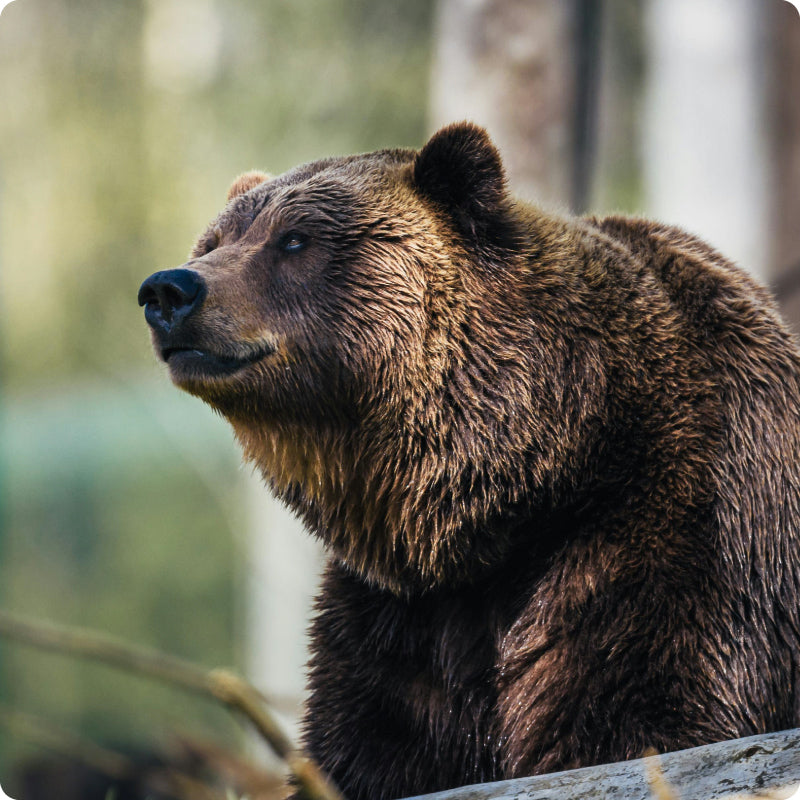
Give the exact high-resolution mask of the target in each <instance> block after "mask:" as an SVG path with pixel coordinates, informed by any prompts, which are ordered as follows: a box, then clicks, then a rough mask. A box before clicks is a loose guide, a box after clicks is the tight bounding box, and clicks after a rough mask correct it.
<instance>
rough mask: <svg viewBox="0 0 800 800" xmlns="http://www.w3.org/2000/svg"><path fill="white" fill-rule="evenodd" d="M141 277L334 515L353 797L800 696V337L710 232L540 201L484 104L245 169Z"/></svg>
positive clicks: (614, 751) (581, 760)
mask: <svg viewBox="0 0 800 800" xmlns="http://www.w3.org/2000/svg"><path fill="white" fill-rule="evenodd" d="M139 302H140V304H142V305H144V306H145V315H146V318H147V321H148V323H149V324H150V326H151V328H152V336H153V341H154V344H155V349H156V351H157V353H158V354H159V355H160V356H161V358H162V359H163V360H164V361H165V362H166V363H167V366H168V368H169V373H170V375H171V377H172V380H173V381H174V382H175V383H176V384H177V385H178V386H179V387H180V388H182V389H185V390H186V391H188V392H191V393H192V394H195V395H197V396H199V397H201V398H202V399H203V400H205V401H206V402H207V403H209V404H210V405H211V406H212V407H213V408H215V409H216V410H218V411H219V412H221V413H222V414H224V415H225V416H226V417H227V418H228V420H229V421H230V423H231V424H232V426H233V429H234V431H235V433H236V436H237V438H238V440H239V441H240V443H241V445H242V447H243V449H244V453H245V456H246V458H247V459H249V460H251V461H253V462H255V464H257V465H258V467H259V468H260V469H261V471H262V472H263V474H264V476H265V477H266V479H267V480H268V482H269V484H270V486H271V487H272V490H273V491H274V492H275V493H276V494H277V495H278V496H279V497H281V498H283V500H284V501H285V502H286V503H287V504H288V505H289V507H291V508H292V509H294V510H295V511H296V512H297V513H298V514H299V515H300V516H301V517H302V518H303V520H304V521H305V523H306V525H307V526H308V528H309V530H311V531H312V532H313V533H314V534H316V535H317V536H319V537H320V538H321V539H322V540H323V542H324V543H325V544H326V546H327V549H328V552H329V554H330V561H329V565H328V568H327V573H326V575H325V578H324V583H323V586H322V589H321V593H320V595H319V600H318V606H317V616H316V619H315V621H314V623H313V626H312V631H311V642H312V645H311V646H312V657H311V664H310V698H309V701H308V710H307V717H306V721H305V744H306V746H307V748H308V750H309V752H310V754H311V755H312V756H313V757H314V758H316V759H318V761H319V762H320V764H321V765H322V766H323V768H324V769H325V770H327V771H328V773H329V774H330V775H331V776H332V777H333V779H334V780H335V781H336V783H337V784H338V785H339V787H340V788H341V789H342V791H343V792H344V794H345V795H346V796H347V797H348V798H350V799H351V800H361V799H362V798H365V799H366V798H369V799H370V800H379V799H381V798H397V797H403V796H407V795H414V794H420V793H423V792H431V791H434V790H439V789H445V788H449V787H455V786H459V785H464V784H470V783H476V782H482V781H490V780H495V779H502V778H511V777H517V776H523V775H532V774H535V773H542V772H547V771H552V770H560V769H568V768H573V767H580V766H586V765H590V764H596V763H599V762H607V761H615V760H620V759H628V758H632V757H637V756H640V755H642V753H643V752H644V751H645V749H647V748H651V747H652V748H656V749H657V750H659V751H667V750H674V749H677V748H683V747H691V746H693V745H699V744H703V743H706V742H713V741H717V740H722V739H731V738H736V737H741V736H746V735H749V734H755V733H759V732H762V731H770V730H777V729H781V728H788V727H791V726H794V725H796V724H797V723H798V711H799V710H800V694H798V692H800V681H799V680H798V678H799V677H800V668H799V665H800V611H799V606H798V600H800V586H799V584H800V546H799V545H800V539H798V529H799V528H800V502H799V501H800V459H799V457H800V424H799V423H800V380H799V378H800V358H799V356H798V349H797V346H796V343H795V341H794V339H793V338H792V336H791V335H790V334H789V333H788V332H787V330H786V328H785V327H784V325H783V323H782V322H781V320H780V319H779V317H778V314H777V313H776V310H775V307H774V305H773V302H772V301H771V299H770V297H769V296H768V294H767V292H766V291H765V290H764V289H763V288H762V287H761V286H760V285H758V283H756V282H755V281H754V280H753V279H752V278H750V277H749V276H748V275H747V274H745V273H744V272H743V271H741V270H739V269H738V268H736V267H735V266H733V265H732V264H731V263H729V262H728V261H726V260H725V259H724V258H723V257H722V256H721V255H719V254H718V253H717V252H715V251H714V250H713V249H712V248H711V247H709V246H708V245H706V244H704V243H703V242H702V241H700V240H698V239H697V238H695V237H694V236H691V235H689V234H687V233H684V232H682V231H680V230H677V229H675V228H671V227H668V226H666V225H661V224H657V223H653V222H647V221H644V220H640V219H628V218H623V217H610V218H602V219H601V218H586V219H584V218H581V219H575V218H568V217H564V216H557V215H554V214H550V213H546V212H545V211H543V210H541V209H538V208H535V207H533V206H531V205H527V204H525V203H522V202H519V201H518V200H515V199H514V198H513V197H511V196H510V195H509V193H508V191H507V189H506V184H505V178H504V173H503V167H502V164H501V160H500V158H499V156H498V153H497V151H496V149H495V148H494V146H493V145H492V143H491V141H490V140H489V138H488V136H487V134H486V133H485V131H483V130H482V129H480V128H478V127H475V126H473V125H471V124H467V123H463V124H456V125H452V126H450V127H448V128H445V129H444V130H441V131H439V132H438V133H437V134H435V135H434V136H433V138H431V139H430V141H429V142H428V143H427V144H426V145H425V146H424V147H423V148H422V150H421V151H419V152H417V151H413V150H381V151H378V152H374V153H368V154H366V155H357V156H351V157H346V158H331V159H328V160H323V161H317V162H315V163H311V164H307V165H305V166H300V167H297V168H295V169H293V170H291V171H290V172H287V173H286V174H284V175H282V176H280V177H277V178H270V177H268V176H266V175H263V174H261V173H251V174H247V175H244V176H242V177H241V178H240V179H238V180H237V182H236V184H235V185H234V186H233V187H232V190H231V196H230V199H229V202H228V204H227V206H226V207H225V209H224V210H223V212H222V213H221V214H220V215H219V217H217V219H216V220H215V221H214V222H212V224H211V225H210V227H209V228H208V230H207V231H206V233H204V234H203V236H202V237H201V238H200V240H199V242H198V243H197V245H196V247H195V249H194V252H193V253H192V256H191V259H190V260H189V262H188V263H187V264H185V265H184V266H182V267H181V268H179V269H173V270H167V271H163V272H158V273H156V274H154V275H152V276H151V277H150V278H148V279H147V280H146V281H145V282H144V284H143V285H142V287H141V289H140V292H139Z"/></svg>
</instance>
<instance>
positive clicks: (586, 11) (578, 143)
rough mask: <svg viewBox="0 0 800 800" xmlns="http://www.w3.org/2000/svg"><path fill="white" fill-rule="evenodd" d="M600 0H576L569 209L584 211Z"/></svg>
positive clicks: (592, 145) (593, 140)
mask: <svg viewBox="0 0 800 800" xmlns="http://www.w3.org/2000/svg"><path fill="white" fill-rule="evenodd" d="M603 5H604V3H603V0H575V53H576V72H575V116H574V125H573V130H574V157H573V159H572V165H573V167H572V169H573V172H572V192H571V197H570V200H571V201H572V210H573V211H574V212H575V213H576V214H582V213H584V212H585V211H586V210H587V208H588V205H589V202H590V200H591V191H592V178H593V176H594V165H595V149H596V144H597V128H598V125H597V109H598V94H599V89H600V60H601V58H600V57H601V50H600V40H601V34H602V23H603Z"/></svg>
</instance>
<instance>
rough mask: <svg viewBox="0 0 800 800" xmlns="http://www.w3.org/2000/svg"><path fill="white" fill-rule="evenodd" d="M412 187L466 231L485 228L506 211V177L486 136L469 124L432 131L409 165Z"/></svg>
mask: <svg viewBox="0 0 800 800" xmlns="http://www.w3.org/2000/svg"><path fill="white" fill-rule="evenodd" d="M414 184H415V185H416V187H417V189H418V190H419V191H420V192H421V193H422V194H424V195H425V196H426V197H429V198H430V199H431V200H433V201H435V202H436V203H438V204H439V205H441V206H443V207H444V208H446V209H448V210H449V211H450V212H451V213H452V214H453V216H454V217H455V219H456V222H457V223H458V224H459V225H460V226H461V227H462V228H463V229H464V230H465V232H475V230H476V227H478V228H481V227H484V226H485V224H486V223H490V222H491V220H492V218H494V217H496V216H497V214H498V212H500V211H501V210H502V209H504V208H505V207H506V179H505V173H504V171H503V164H502V162H501V160H500V154H499V153H498V152H497V149H496V148H495V146H494V145H493V144H492V140H491V139H490V138H489V134H488V133H486V131H485V130H484V129H483V128H480V127H478V126H477V125H474V124H472V123H471V122H457V123H454V124H453V125H448V126H447V127H446V128H442V129H441V130H440V131H438V132H437V133H435V134H434V135H433V136H432V137H431V139H430V141H429V142H428V143H427V144H426V145H425V146H424V147H423V148H422V150H420V152H419V153H418V154H417V157H416V159H415V161H414Z"/></svg>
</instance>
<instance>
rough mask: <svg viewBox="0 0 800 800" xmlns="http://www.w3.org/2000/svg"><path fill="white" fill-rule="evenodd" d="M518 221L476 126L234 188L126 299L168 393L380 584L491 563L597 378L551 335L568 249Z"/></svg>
mask: <svg viewBox="0 0 800 800" xmlns="http://www.w3.org/2000/svg"><path fill="white" fill-rule="evenodd" d="M526 208H527V207H522V206H517V205H516V204H515V203H514V201H513V200H512V198H511V197H510V195H509V194H508V193H507V190H506V184H505V177H504V172H503V167H502V164H501V161H500V157H499V155H498V153H497V150H496V149H495V147H494V146H493V144H492V143H491V141H490V139H489V137H488V135H487V134H486V132H485V131H484V130H482V129H481V128H478V127H476V126H474V125H471V124H468V123H461V124H456V125H452V126H450V127H448V128H445V129H443V130H441V131H439V132H438V133H437V134H435V135H434V136H433V137H432V138H431V139H430V141H429V142H428V143H427V144H426V145H425V146H424V147H423V148H422V150H421V151H414V150H382V151H378V152H374V153H368V154H365V155H358V156H351V157H343V158H331V159H326V160H322V161H317V162H314V163H311V164H307V165H304V166H300V167H297V168H295V169H293V170H291V171H289V172H287V173H285V174H284V175H281V176H279V177H275V178H272V177H270V176H267V175H265V174H263V173H259V172H254V173H247V174H245V175H243V176H241V177H240V178H238V179H237V180H236V181H235V183H234V184H233V186H232V187H231V189H230V191H229V197H228V202H227V205H226V207H225V209H224V210H223V211H222V213H221V214H220V215H219V216H218V217H217V218H216V219H215V220H214V221H213V222H212V223H211V224H210V226H209V227H208V229H207V230H206V232H205V233H204V234H203V235H202V236H201V237H200V239H199V241H198V242H197V244H196V246H195V248H194V250H193V252H192V254H191V258H190V260H189V261H188V262H187V263H186V264H185V265H183V266H182V267H181V268H179V269H172V270H166V271H162V272H157V273H155V274H154V275H152V276H151V277H150V278H148V279H147V280H146V281H145V282H144V283H143V284H142V287H141V289H140V292H139V303H140V304H141V305H144V306H145V315H146V318H147V321H148V323H149V325H150V327H151V329H152V339H153V343H154V347H155V349H156V352H157V353H158V354H159V355H160V357H161V358H162V359H163V361H164V362H166V364H167V367H168V369H169V374H170V376H171V378H172V380H173V381H174V383H175V384H177V385H178V386H179V387H180V388H182V389H184V390H186V391H188V392H190V393H192V394H194V395H197V396H198V397H200V398H202V399H203V400H204V401H206V402H207V403H209V404H210V405H211V406H212V407H213V408H215V409H216V410H217V411H219V412H220V413H222V414H223V415H224V416H225V417H226V418H227V419H228V420H229V421H230V423H231V424H232V426H233V428H234V431H235V433H236V436H237V438H238V439H239V441H240V443H241V444H242V446H243V449H244V452H245V455H246V457H247V458H248V459H250V460H252V461H253V462H255V463H256V464H257V466H258V467H259V468H260V469H261V471H262V472H263V474H264V475H265V477H266V478H267V480H268V481H269V483H270V484H271V486H272V488H273V490H274V491H275V492H276V494H278V495H279V496H280V497H282V498H283V499H284V500H285V501H286V502H287V503H288V504H289V505H290V506H291V507H292V508H294V509H295V510H296V511H297V512H299V513H300V514H301V516H302V517H303V518H304V520H305V521H306V523H307V524H308V526H309V527H310V528H311V530H312V531H314V532H315V533H317V534H318V535H319V536H321V537H322V538H323V540H324V541H325V542H326V543H327V544H328V545H329V547H330V548H331V549H332V550H333V552H334V554H335V555H336V556H337V557H339V558H341V559H342V561H343V562H344V563H345V564H347V565H348V566H349V567H350V568H351V569H353V570H354V571H355V572H357V573H359V574H361V575H363V576H365V577H367V578H368V579H369V580H371V581H373V582H374V583H376V584H378V585H380V586H383V587H386V588H389V589H392V590H395V591H408V590H409V588H410V587H411V588H428V587H431V586H434V585H438V584H440V583H442V582H443V581H453V580H458V579H460V578H466V577H468V576H473V575H475V574H476V573H478V572H480V570H481V568H483V567H490V566H491V565H493V564H495V563H497V562H498V560H500V559H502V558H503V557H504V556H505V555H506V554H507V553H508V550H509V547H510V545H511V542H512V540H513V531H514V528H515V525H516V524H517V522H518V520H519V519H520V516H521V515H522V511H521V510H522V509H525V508H528V507H530V505H531V504H532V503H539V504H541V503H543V502H546V499H545V498H546V496H547V495H548V494H550V493H552V490H553V487H554V486H555V485H556V483H558V482H562V483H563V480H564V479H565V476H566V473H567V472H568V471H569V469H571V468H573V467H574V465H575V463H576V462H577V461H579V460H580V459H581V452H582V450H581V444H580V442H581V440H582V439H583V438H585V431H584V428H585V426H584V425H583V422H584V421H585V420H586V419H587V418H590V417H591V416H592V414H593V413H594V409H595V406H596V402H595V398H597V397H598V396H599V395H600V394H602V391H603V389H602V387H603V383H604V377H603V368H602V367H600V366H598V364H599V363H600V359H597V358H593V357H592V356H593V354H591V353H585V354H581V353H578V352H576V345H575V344H574V341H572V340H570V339H569V337H568V336H566V335H565V333H564V330H563V329H564V327H565V322H564V320H565V319H567V317H569V318H570V319H574V320H576V324H580V320H579V319H578V315H576V314H575V313H569V314H568V313H567V309H566V307H565V303H567V302H573V301H572V300H567V299H566V298H568V297H570V293H569V292H564V291H561V290H560V289H561V287H563V286H564V285H565V282H566V283H568V282H569V277H568V275H569V269H568V266H569V258H567V257H565V256H564V253H562V252H561V251H562V250H563V243H564V242H565V241H567V240H568V239H569V236H568V234H567V232H566V231H565V228H564V226H563V225H562V224H561V223H560V222H557V221H555V220H554V219H551V218H549V217H547V216H546V215H543V214H537V215H535V216H532V215H531V213H530V211H526V210H525V209H526ZM533 263H535V268H534V267H532V264H533ZM565 265H566V268H565ZM590 341H591V340H587V342H590ZM585 346H587V347H589V346H590V345H589V344H587V345H585ZM582 356H586V357H582ZM489 529H491V534H488V533H487V531H488V530H489Z"/></svg>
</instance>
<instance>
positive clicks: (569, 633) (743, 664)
mask: <svg viewBox="0 0 800 800" xmlns="http://www.w3.org/2000/svg"><path fill="white" fill-rule="evenodd" d="M694 586H695V587H697V586H702V581H698V582H697V583H695V584H694ZM712 594H715V592H714V591H712ZM562 597H563V596H562ZM719 598H720V595H719V594H717V595H716V597H703V596H701V593H700V592H698V591H697V590H696V588H695V592H694V594H693V593H692V590H691V588H690V586H687V585H684V586H679V585H676V583H675V582H673V585H671V586H662V587H659V586H658V585H657V584H654V583H652V582H650V581H647V580H642V579H640V580H639V582H634V581H630V582H622V583H621V584H618V585H616V586H613V587H611V586H606V587H605V593H598V594H594V595H593V596H589V597H585V598H584V602H583V603H581V604H578V603H575V602H573V604H572V605H568V601H564V602H561V603H559V602H557V601H556V602H551V603H550V604H544V603H542V601H541V597H538V596H534V598H533V599H532V601H531V602H530V604H529V605H528V607H527V608H526V609H525V611H524V613H523V614H522V615H521V616H520V618H518V620H517V621H516V623H515V625H514V626H513V627H512V628H511V630H510V631H509V633H508V635H507V636H506V638H505V640H504V642H503V645H502V648H501V663H500V665H499V670H498V671H499V674H500V694H499V699H498V724H499V737H500V739H501V742H502V759H501V763H502V772H503V775H504V777H506V778H513V777H522V776H527V775H534V774H542V773H546V772H553V771H558V770H566V769H574V768H577V767H585V766H590V765H594V764H601V763H610V762H615V761H623V760H628V759H632V758H639V757H641V756H642V755H644V753H645V751H646V750H648V749H649V748H654V749H655V750H656V751H657V752H668V751H673V750H678V749H683V748H688V747H695V746H698V745H701V744H707V743H710V742H715V741H722V740H726V739H736V738H740V737H743V736H749V735H753V734H756V733H763V732H767V731H772V730H780V729H782V728H788V727H791V724H792V719H791V709H790V708H789V707H788V705H787V703H786V702H783V701H781V699H780V696H779V695H778V693H776V691H775V686H776V685H777V684H776V683H775V682H774V678H775V674H776V672H775V670H776V667H777V666H778V665H779V664H781V663H784V662H786V663H789V662H788V660H787V659H781V658H780V657H779V656H778V655H777V654H778V652H779V651H778V649H777V645H776V644H775V643H774V642H770V641H768V640H766V639H765V638H764V636H763V631H759V630H758V629H757V628H755V627H750V626H749V623H748V622H746V620H745V618H744V617H743V616H740V615H739V614H732V613H731V608H730V606H727V607H726V606H724V605H722V604H720V602H719ZM575 599H576V598H574V597H573V598H572V600H573V601H575ZM759 664H761V667H759ZM786 677H787V680H788V677H789V676H788V674H787V676H786ZM778 683H780V681H779V682H778Z"/></svg>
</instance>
